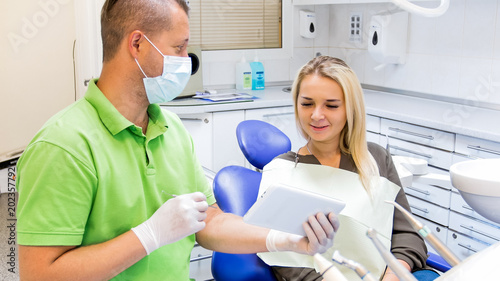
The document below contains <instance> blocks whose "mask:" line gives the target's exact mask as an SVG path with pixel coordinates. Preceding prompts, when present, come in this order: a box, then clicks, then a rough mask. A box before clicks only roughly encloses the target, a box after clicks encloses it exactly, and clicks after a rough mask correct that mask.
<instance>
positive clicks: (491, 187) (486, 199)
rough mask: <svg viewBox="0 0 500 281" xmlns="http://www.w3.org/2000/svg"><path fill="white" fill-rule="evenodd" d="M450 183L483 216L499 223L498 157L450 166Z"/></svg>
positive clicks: (499, 182) (499, 163) (499, 184)
mask: <svg viewBox="0 0 500 281" xmlns="http://www.w3.org/2000/svg"><path fill="white" fill-rule="evenodd" d="M450 176H451V183H452V184H453V186H454V187H455V188H456V189H458V190H459V191H460V194H461V195H462V197H463V198H464V200H465V202H467V204H469V206H471V207H472V209H474V210H475V211H476V212H478V213H479V214H480V215H482V216H483V217H485V218H487V219H490V220H492V221H494V222H497V223H500V159H479V160H470V161H464V162H459V163H456V164H454V165H452V166H451V168H450Z"/></svg>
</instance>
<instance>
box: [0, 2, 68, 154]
mask: <svg viewBox="0 0 500 281" xmlns="http://www.w3.org/2000/svg"><path fill="white" fill-rule="evenodd" d="M0 14H1V16H0V35H1V37H2V40H0V50H2V51H1V52H0V69H1V72H0V85H2V88H1V91H0V159H1V158H2V154H5V153H7V152H10V151H13V150H17V149H19V148H23V147H25V146H26V145H27V144H28V142H29V141H30V140H31V139H32V138H33V136H34V135H35V133H36V132H37V131H38V130H39V129H40V127H41V126H42V125H43V123H45V122H46V121H47V119H48V118H49V117H50V116H52V115H54V114H55V113H56V112H58V111H59V110H61V109H62V108H64V107H65V106H67V105H68V104H70V103H72V102H73V101H75V90H74V83H73V79H74V76H73V73H74V71H73V41H74V40H75V28H74V8H73V1H69V0H38V1H1V2H0Z"/></svg>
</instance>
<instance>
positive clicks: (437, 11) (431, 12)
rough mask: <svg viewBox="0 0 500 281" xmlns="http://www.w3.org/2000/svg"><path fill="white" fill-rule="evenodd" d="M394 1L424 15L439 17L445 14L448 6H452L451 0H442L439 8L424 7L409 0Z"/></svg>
mask: <svg viewBox="0 0 500 281" xmlns="http://www.w3.org/2000/svg"><path fill="white" fill-rule="evenodd" d="M391 1H392V3H394V4H395V5H397V6H399V7H400V8H401V9H403V10H405V11H407V12H409V13H412V14H416V15H420V16H424V17H439V16H441V15H442V14H444V13H445V12H446V11H447V10H448V7H449V6H450V0H441V4H440V5H439V7H437V8H423V7H420V6H418V5H415V4H413V3H410V2H409V1H408V0H391Z"/></svg>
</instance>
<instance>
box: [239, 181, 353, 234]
mask: <svg viewBox="0 0 500 281" xmlns="http://www.w3.org/2000/svg"><path fill="white" fill-rule="evenodd" d="M344 206H345V202H344V201H342V200H339V199H335V198H331V197H328V196H325V195H321V194H318V193H314V192H310V191H306V190H302V189H299V188H296V187H292V186H289V185H285V184H276V185H272V186H270V187H269V188H268V189H267V190H266V191H265V192H264V193H263V194H262V195H261V196H260V197H258V198H257V201H256V202H255V203H254V205H253V206H252V207H251V208H250V209H249V210H248V212H247V213H246V214H245V216H244V217H243V221H245V222H246V223H248V224H253V225H258V226H262V227H266V228H271V229H276V230H279V231H283V232H288V233H293V234H298V235H301V236H305V235H306V233H305V231H304V229H303V227H302V223H304V222H305V221H307V218H308V217H309V216H311V215H315V214H317V213H319V212H322V213H324V214H325V215H327V214H329V213H331V212H333V213H335V214H338V213H340V211H342V209H343V208H344Z"/></svg>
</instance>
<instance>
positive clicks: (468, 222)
mask: <svg viewBox="0 0 500 281" xmlns="http://www.w3.org/2000/svg"><path fill="white" fill-rule="evenodd" d="M449 228H450V229H453V230H455V231H458V232H460V233H463V234H466V235H468V236H470V237H472V238H475V239H479V240H481V241H484V242H486V243H488V244H494V243H497V242H498V241H500V228H499V227H495V226H493V225H488V224H486V223H484V222H481V221H479V220H476V219H473V218H469V217H466V216H464V215H461V214H459V213H455V212H450V226H449Z"/></svg>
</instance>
